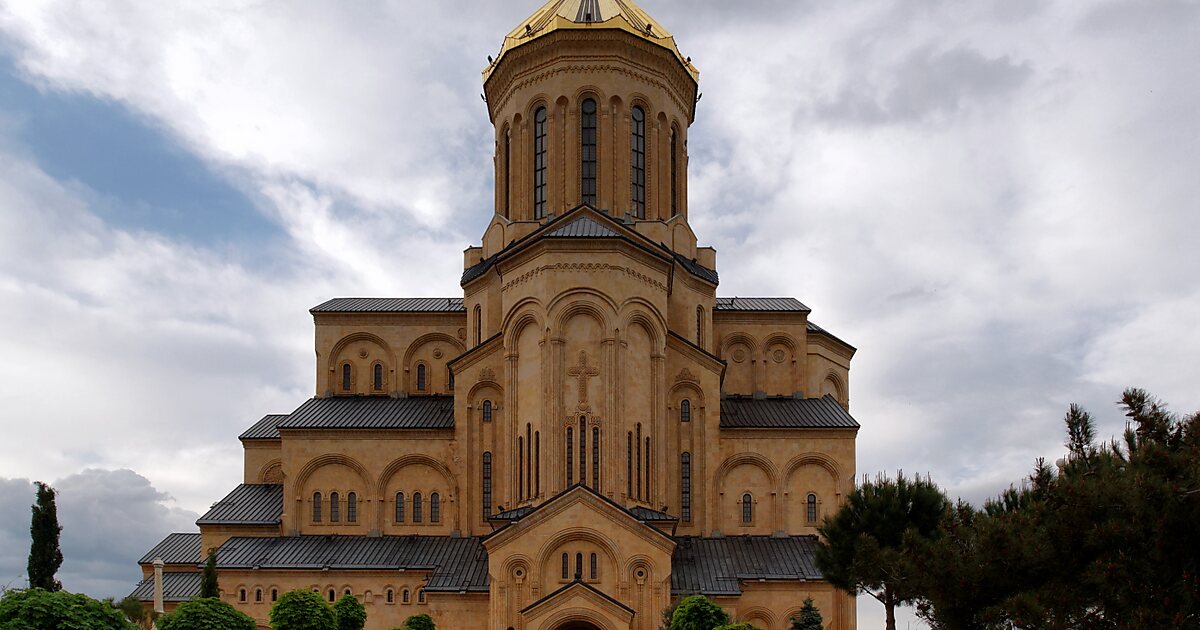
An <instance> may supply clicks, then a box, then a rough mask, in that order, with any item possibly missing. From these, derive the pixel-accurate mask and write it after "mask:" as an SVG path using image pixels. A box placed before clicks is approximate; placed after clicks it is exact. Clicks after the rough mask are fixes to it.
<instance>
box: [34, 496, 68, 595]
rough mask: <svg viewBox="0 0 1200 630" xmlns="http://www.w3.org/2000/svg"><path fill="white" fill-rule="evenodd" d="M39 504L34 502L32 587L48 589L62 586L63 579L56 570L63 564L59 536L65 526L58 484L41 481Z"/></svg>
mask: <svg viewBox="0 0 1200 630" xmlns="http://www.w3.org/2000/svg"><path fill="white" fill-rule="evenodd" d="M37 489H38V490H37V504H35V505H34V506H33V520H32V522H31V524H30V525H29V535H30V537H31V538H32V539H33V541H32V543H31V544H30V546H29V566H28V569H27V571H28V573H29V587H30V588H40V589H44V590H47V591H52V592H53V591H59V590H62V583H61V582H59V581H58V580H57V579H55V577H54V574H55V573H58V568H59V567H60V566H62V563H63V555H62V550H61V549H59V547H58V536H59V534H60V533H62V527H59V525H58V508H56V507H55V505H54V488H51V487H50V486H48V485H46V484H44V483H42V482H40V481H39V482H37Z"/></svg>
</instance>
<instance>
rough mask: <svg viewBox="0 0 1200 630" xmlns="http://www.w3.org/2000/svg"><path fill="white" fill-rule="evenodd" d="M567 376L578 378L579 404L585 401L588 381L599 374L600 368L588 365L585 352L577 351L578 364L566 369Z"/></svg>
mask: <svg viewBox="0 0 1200 630" xmlns="http://www.w3.org/2000/svg"><path fill="white" fill-rule="evenodd" d="M567 376H571V377H574V378H577V379H579V404H581V405H582V404H583V403H585V402H587V397H588V395H587V391H588V381H589V380H590V379H591V378H592V377H593V376H600V369H599V368H596V367H593V366H590V365H588V356H587V352H580V353H579V365H577V366H575V367H573V368H570V369H568V370H567Z"/></svg>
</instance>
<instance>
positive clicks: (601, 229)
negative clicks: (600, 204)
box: [545, 216, 621, 238]
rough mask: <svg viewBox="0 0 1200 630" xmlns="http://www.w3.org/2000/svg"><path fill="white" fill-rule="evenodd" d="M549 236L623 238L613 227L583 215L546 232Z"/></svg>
mask: <svg viewBox="0 0 1200 630" xmlns="http://www.w3.org/2000/svg"><path fill="white" fill-rule="evenodd" d="M545 236H546V237H547V238H621V235H620V234H618V233H617V232H616V231H615V230H613V229H612V228H609V227H608V226H605V225H602V224H600V223H598V222H596V220H595V219H592V218H591V217H589V216H582V217H579V218H578V219H575V220H574V221H571V222H570V223H568V224H566V225H564V226H562V227H560V228H558V229H556V230H552V231H550V232H547V233H546V234H545Z"/></svg>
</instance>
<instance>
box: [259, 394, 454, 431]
mask: <svg viewBox="0 0 1200 630" xmlns="http://www.w3.org/2000/svg"><path fill="white" fill-rule="evenodd" d="M279 428H280V429H282V430H287V429H425V430H429V429H453V428H454V397H453V396H409V397H407V398H391V397H389V396H331V397H328V398H313V399H310V400H309V401H308V402H305V403H304V404H303V405H300V406H299V407H297V408H296V410H295V411H293V412H292V413H290V414H288V416H287V418H286V419H285V420H283V421H282V422H280V423H279Z"/></svg>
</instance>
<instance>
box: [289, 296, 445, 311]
mask: <svg viewBox="0 0 1200 630" xmlns="http://www.w3.org/2000/svg"><path fill="white" fill-rule="evenodd" d="M308 312H310V313H313V314H317V313H466V312H467V309H466V307H465V306H463V299H462V298H384V297H375V298H364V297H348V298H334V299H332V300H329V301H326V302H322V303H321V304H318V305H317V306H314V307H312V308H311V309H309V311H308Z"/></svg>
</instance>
